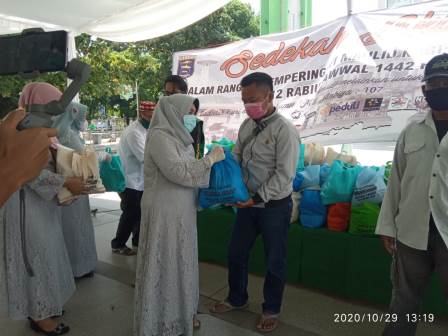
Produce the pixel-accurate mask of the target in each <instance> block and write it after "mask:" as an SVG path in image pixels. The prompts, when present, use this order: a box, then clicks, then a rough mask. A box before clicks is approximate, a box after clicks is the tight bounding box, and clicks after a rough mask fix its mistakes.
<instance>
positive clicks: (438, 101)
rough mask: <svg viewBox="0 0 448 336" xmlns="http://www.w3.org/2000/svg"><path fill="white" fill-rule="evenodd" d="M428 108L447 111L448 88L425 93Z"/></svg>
mask: <svg viewBox="0 0 448 336" xmlns="http://www.w3.org/2000/svg"><path fill="white" fill-rule="evenodd" d="M425 97H426V101H427V102H428V105H429V107H430V108H432V109H433V110H436V111H448V88H438V89H434V90H430V91H426V92H425Z"/></svg>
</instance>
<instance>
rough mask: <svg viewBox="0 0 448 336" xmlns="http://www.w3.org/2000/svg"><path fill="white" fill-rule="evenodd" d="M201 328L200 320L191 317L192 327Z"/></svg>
mask: <svg viewBox="0 0 448 336" xmlns="http://www.w3.org/2000/svg"><path fill="white" fill-rule="evenodd" d="M200 328H201V321H199V320H198V319H197V318H196V317H195V318H193V329H194V330H198V329H200Z"/></svg>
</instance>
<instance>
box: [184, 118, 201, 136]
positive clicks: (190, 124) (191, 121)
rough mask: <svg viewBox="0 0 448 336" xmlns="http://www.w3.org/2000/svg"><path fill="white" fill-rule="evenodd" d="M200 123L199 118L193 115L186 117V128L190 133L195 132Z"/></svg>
mask: <svg viewBox="0 0 448 336" xmlns="http://www.w3.org/2000/svg"><path fill="white" fill-rule="evenodd" d="M197 122H198V118H196V116H194V115H192V114H187V115H184V126H185V128H186V129H187V131H188V133H191V132H193V130H194V128H195V127H196V124H197Z"/></svg>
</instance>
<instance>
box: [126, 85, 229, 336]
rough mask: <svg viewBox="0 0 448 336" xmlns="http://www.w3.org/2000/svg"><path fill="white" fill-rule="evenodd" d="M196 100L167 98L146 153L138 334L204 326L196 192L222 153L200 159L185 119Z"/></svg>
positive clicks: (165, 335)
mask: <svg viewBox="0 0 448 336" xmlns="http://www.w3.org/2000/svg"><path fill="white" fill-rule="evenodd" d="M193 101H194V99H193V98H191V97H189V96H187V95H181V94H176V95H172V96H169V97H163V98H162V99H161V100H160V101H159V103H158V105H157V108H156V110H155V113H154V116H153V119H152V121H151V127H150V129H149V135H148V140H147V144H146V150H145V163H144V165H145V167H144V174H145V190H144V193H143V198H142V203H141V206H142V222H141V229H140V230H141V231H140V242H139V251H138V256H137V259H138V260H137V280H136V294H135V302H136V304H135V318H134V335H136V336H179V335H185V336H191V335H192V334H193V324H194V325H195V327H199V321H198V320H197V319H196V317H195V316H196V312H197V308H198V302H199V274H198V252H197V231H196V208H197V188H198V187H207V186H208V183H209V179H210V170H211V167H212V165H213V164H214V163H216V162H218V161H221V160H223V159H224V152H223V150H222V148H217V149H215V150H214V151H212V152H211V153H210V154H209V155H208V156H206V157H205V158H203V159H201V160H196V159H195V157H194V151H193V147H192V143H193V139H192V138H191V136H190V134H189V133H188V131H187V129H186V128H185V127H184V124H183V119H184V116H185V115H188V114H190V113H192V112H193V111H194V109H193Z"/></svg>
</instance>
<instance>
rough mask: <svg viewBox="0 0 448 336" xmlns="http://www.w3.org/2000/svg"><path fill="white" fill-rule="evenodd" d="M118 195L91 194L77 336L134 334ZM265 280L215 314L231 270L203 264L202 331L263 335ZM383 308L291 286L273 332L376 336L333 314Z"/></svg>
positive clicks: (255, 280)
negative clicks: (114, 248) (90, 263)
mask: <svg viewBox="0 0 448 336" xmlns="http://www.w3.org/2000/svg"><path fill="white" fill-rule="evenodd" d="M118 202H119V198H118V196H117V195H116V194H105V195H96V196H94V197H92V198H91V207H92V209H94V208H97V209H98V213H97V215H96V216H95V217H94V226H95V236H96V241H97V250H98V257H99V260H100V263H99V265H98V272H97V274H96V276H95V277H94V278H93V279H85V280H82V281H79V282H78V283H77V286H78V289H77V292H76V294H75V295H74V296H73V298H72V299H71V300H70V301H69V303H68V305H67V307H66V311H67V312H66V314H65V316H64V321H65V322H67V323H68V324H69V325H70V326H71V328H72V330H71V332H70V335H73V336H131V335H132V315H133V294H134V290H133V287H132V285H133V281H134V276H135V262H136V258H135V257H123V256H118V255H114V254H112V253H111V249H110V240H111V239H112V238H113V236H114V235H115V230H116V227H117V224H118V218H119V215H120V211H119V203H118ZM262 288H263V279H262V278H260V277H256V276H249V290H248V291H249V296H250V307H249V309H248V310H246V311H239V312H231V313H228V314H224V315H221V316H216V317H215V316H211V315H209V313H208V308H209V307H210V306H211V305H212V304H213V303H215V302H217V301H219V300H222V299H224V298H225V297H226V295H227V270H226V269H225V268H223V267H220V266H216V265H212V264H205V263H201V264H200V292H201V302H200V307H199V310H200V312H201V313H205V314H201V315H200V319H201V321H202V327H201V330H200V331H198V332H196V333H195V335H197V336H227V335H232V336H251V335H259V334H258V333H257V332H256V331H255V330H254V326H255V324H256V322H257V319H258V316H259V315H258V314H259V313H260V309H261V308H260V305H261V302H262ZM342 312H352V313H363V312H367V313H368V312H379V311H378V310H377V309H373V308H371V307H366V306H361V305H358V304H354V303H351V302H347V301H344V300H340V299H336V298H332V297H329V296H327V295H323V294H320V293H316V292H313V291H310V290H307V289H304V288H300V287H295V286H287V287H286V289H285V295H284V304H283V311H282V314H281V317H280V319H281V324H280V326H279V328H278V330H277V331H275V332H274V333H271V334H270V335H273V336H319V335H321V336H361V335H363V336H364V335H365V336H370V335H371V336H374V335H380V334H381V330H382V328H383V326H382V325H381V324H370V325H369V324H358V325H354V324H335V323H334V322H333V314H334V313H342ZM447 333H448V322H447V321H446V320H442V321H439V322H438V323H435V324H433V325H421V326H420V328H419V331H418V333H417V336H446V335H447ZM28 335H30V336H31V335H35V334H34V333H33V332H31V331H30V330H29V328H28V327H27V326H26V323H25V322H12V321H10V320H8V319H7V318H5V317H1V316H0V336H28Z"/></svg>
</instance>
